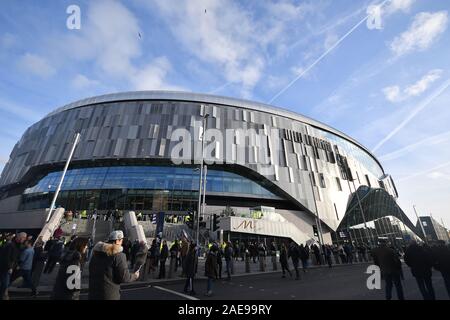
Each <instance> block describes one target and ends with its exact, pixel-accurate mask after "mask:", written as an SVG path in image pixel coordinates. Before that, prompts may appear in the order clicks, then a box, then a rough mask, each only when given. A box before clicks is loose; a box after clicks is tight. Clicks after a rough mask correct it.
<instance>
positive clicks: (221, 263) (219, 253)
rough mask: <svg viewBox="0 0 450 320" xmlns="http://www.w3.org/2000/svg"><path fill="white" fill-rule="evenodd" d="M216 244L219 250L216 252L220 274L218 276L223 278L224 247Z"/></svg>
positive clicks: (218, 272)
mask: <svg viewBox="0 0 450 320" xmlns="http://www.w3.org/2000/svg"><path fill="white" fill-rule="evenodd" d="M214 245H216V246H217V252H216V256H217V257H216V260H217V274H218V278H219V279H222V265H223V261H222V260H223V254H224V253H223V250H222V248H221V247H220V246H219V245H218V244H217V243H215V244H214Z"/></svg>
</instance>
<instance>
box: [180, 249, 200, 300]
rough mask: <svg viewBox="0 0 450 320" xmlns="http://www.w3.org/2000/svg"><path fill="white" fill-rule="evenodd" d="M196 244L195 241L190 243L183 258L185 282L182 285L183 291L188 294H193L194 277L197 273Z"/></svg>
mask: <svg viewBox="0 0 450 320" xmlns="http://www.w3.org/2000/svg"><path fill="white" fill-rule="evenodd" d="M197 259H198V257H197V246H196V244H195V243H191V244H190V246H189V249H188V251H187V254H186V257H185V258H184V260H183V261H184V267H183V269H184V271H185V275H186V283H185V285H184V292H185V293H188V294H190V295H195V294H196V293H195V290H194V278H195V274H196V273H197V261H198V260H197Z"/></svg>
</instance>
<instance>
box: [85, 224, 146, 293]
mask: <svg viewBox="0 0 450 320" xmlns="http://www.w3.org/2000/svg"><path fill="white" fill-rule="evenodd" d="M122 242H123V232H122V231H120V230H118V231H113V232H111V234H110V236H109V243H103V242H98V243H97V244H96V245H95V246H94V249H93V251H94V252H93V254H92V258H91V261H90V263H89V295H88V299H89V300H120V284H121V283H126V282H132V281H135V280H136V279H137V278H139V270H138V271H136V272H135V273H132V274H130V272H129V271H128V264H127V260H126V257H125V254H124V253H123V252H122V250H123V249H122Z"/></svg>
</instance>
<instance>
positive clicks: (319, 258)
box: [312, 244, 322, 265]
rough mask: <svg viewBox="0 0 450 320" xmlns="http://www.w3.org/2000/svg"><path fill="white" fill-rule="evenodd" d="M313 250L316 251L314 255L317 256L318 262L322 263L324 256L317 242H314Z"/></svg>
mask: <svg viewBox="0 0 450 320" xmlns="http://www.w3.org/2000/svg"><path fill="white" fill-rule="evenodd" d="M312 250H313V252H314V256H315V257H316V261H317V264H319V265H321V264H322V257H321V256H320V249H319V247H318V246H317V244H313V246H312Z"/></svg>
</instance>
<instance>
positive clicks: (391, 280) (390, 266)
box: [372, 239, 405, 300]
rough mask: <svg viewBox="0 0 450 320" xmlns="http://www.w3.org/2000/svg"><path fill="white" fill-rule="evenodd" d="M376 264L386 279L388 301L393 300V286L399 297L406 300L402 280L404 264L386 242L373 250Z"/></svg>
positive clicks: (381, 241) (381, 242) (382, 242)
mask: <svg viewBox="0 0 450 320" xmlns="http://www.w3.org/2000/svg"><path fill="white" fill-rule="evenodd" d="M372 256H373V261H374V263H375V264H376V265H377V266H379V267H380V270H381V276H382V277H384V280H385V283H386V300H391V299H392V286H393V285H395V288H396V290H397V297H398V299H399V300H404V299H405V297H404V295H403V286H402V282H401V279H402V277H403V273H402V262H401V261H400V259H399V257H398V256H397V254H396V253H395V251H394V250H392V249H391V248H389V247H388V246H387V243H386V241H385V240H384V239H383V240H380V246H379V247H377V248H375V249H373V250H372Z"/></svg>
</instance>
